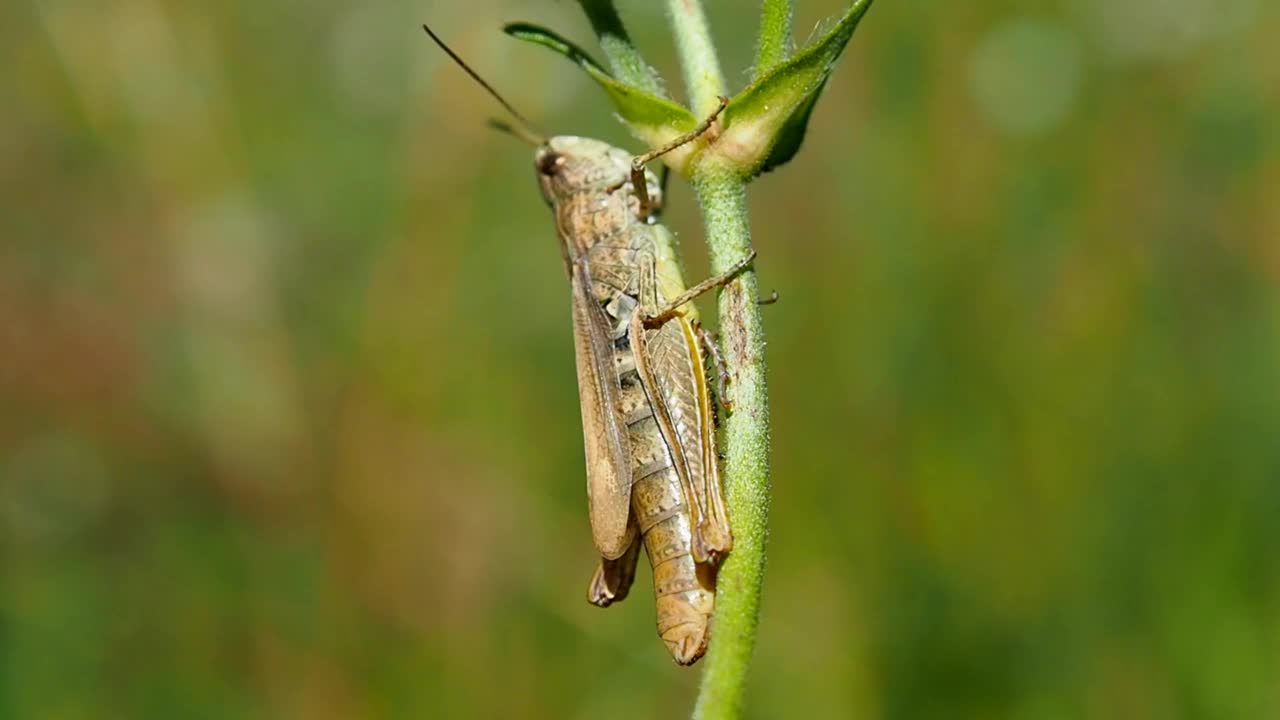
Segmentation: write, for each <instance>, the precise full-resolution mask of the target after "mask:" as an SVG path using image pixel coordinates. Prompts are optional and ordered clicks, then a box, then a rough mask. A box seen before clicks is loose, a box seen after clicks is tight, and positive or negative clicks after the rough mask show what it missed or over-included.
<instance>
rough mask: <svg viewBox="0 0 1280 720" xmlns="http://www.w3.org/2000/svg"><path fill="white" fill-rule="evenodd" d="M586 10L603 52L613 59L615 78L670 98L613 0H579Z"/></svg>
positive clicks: (611, 65) (610, 59)
mask: <svg viewBox="0 0 1280 720" xmlns="http://www.w3.org/2000/svg"><path fill="white" fill-rule="evenodd" d="M578 4H579V5H581V6H582V11H583V12H585V13H586V14H587V20H589V21H590V22H591V29H593V30H595V31H596V38H597V39H598V40H599V41H600V49H601V50H603V51H604V56H605V58H607V59H608V60H609V68H610V69H611V70H613V75H614V77H616V78H619V79H621V80H622V81H623V82H625V83H628V84H630V85H634V86H636V87H638V88H641V89H643V90H648V91H649V92H650V93H652V94H654V95H657V96H658V97H663V98H665V97H667V92H666V90H664V89H663V87H662V78H661V77H660V76H659V75H658V71H657V70H655V69H654V68H653V66H652V65H650V64H649V63H647V62H645V60H644V57H643V56H641V55H640V50H639V49H638V48H636V46H635V45H634V44H633V43H632V42H631V36H630V35H628V34H627V28H626V27H625V26H623V24H622V18H621V17H619V16H618V10H617V8H615V7H614V6H613V0H578Z"/></svg>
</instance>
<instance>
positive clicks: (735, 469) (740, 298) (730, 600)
mask: <svg viewBox="0 0 1280 720" xmlns="http://www.w3.org/2000/svg"><path fill="white" fill-rule="evenodd" d="M667 7H668V12H669V14H670V19H671V26H672V29H673V30H674V33H675V37H676V47H677V49H678V50H679V53H680V64H681V66H682V68H683V70H684V76H685V84H686V87H687V89H688V93H689V96H690V104H691V105H692V108H693V111H694V114H696V115H706V114H708V113H710V112H711V110H712V109H714V108H715V107H716V106H717V104H718V98H719V96H721V95H724V94H725V82H724V75H723V73H722V72H721V70H720V62H719V60H718V59H717V58H716V52H715V46H714V44H713V43H712V40H711V33H710V30H709V28H708V27H707V21H706V15H705V14H704V13H703V11H702V5H701V3H700V2H698V0H669V2H668V5H667ZM691 179H692V181H693V186H694V189H695V191H696V192H697V195H698V204H699V205H700V206H701V208H702V217H703V222H704V224H705V225H706V233H707V246H708V249H709V250H710V255H711V270H712V273H720V272H723V271H725V270H727V269H728V268H730V267H732V266H733V264H734V263H735V262H737V261H738V260H741V259H742V258H743V257H745V256H746V255H747V253H749V252H750V251H751V228H750V226H749V224H748V221H747V189H746V183H747V180H746V178H744V177H743V176H742V175H741V173H740V172H738V171H737V170H736V169H734V168H733V167H730V166H728V165H723V164H720V163H717V162H715V161H714V160H708V161H706V162H702V163H699V164H698V165H696V166H695V167H694V169H693V173H692V176H691ZM757 296H758V291H757V283H756V275H755V272H754V271H753V270H748V271H747V272H744V273H743V274H742V275H740V276H739V277H738V278H737V279H736V280H734V281H733V282H732V283H730V284H729V285H728V286H726V287H725V289H724V290H723V291H722V292H721V293H720V308H719V311H720V315H719V317H720V335H721V343H722V345H723V350H724V353H723V354H724V358H725V365H726V367H727V370H728V372H729V378H730V381H731V385H730V388H729V392H730V393H731V395H732V398H733V408H734V410H733V413H732V414H730V415H729V417H728V418H727V419H726V420H725V423H724V437H725V464H724V468H723V470H724V471H723V472H722V473H721V477H722V478H723V481H724V485H725V496H726V500H727V502H728V504H729V520H730V523H731V524H732V527H733V552H731V553H729V557H728V558H727V559H726V560H725V563H724V566H723V567H722V568H720V575H719V578H718V580H717V585H716V611H715V617H714V619H713V621H712V628H711V638H712V640H711V645H710V648H709V649H708V652H707V657H706V659H705V660H703V662H704V663H705V665H704V670H703V674H702V688H701V690H700V691H699V694H698V701H697V705H696V706H695V708H694V717H695V718H699V719H700V720H713V719H717V720H718V719H721V718H736V717H739V716H740V715H741V712H742V702H743V692H744V690H745V689H746V680H747V668H748V666H749V665H750V663H751V654H752V652H753V651H754V650H755V645H756V627H757V624H758V621H759V610H760V589H761V584H762V582H763V579H764V567H765V542H766V540H767V538H768V518H769V398H768V391H767V387H766V384H765V364H764V327H763V323H762V322H761V314H760V308H759V306H758V305H757V304H756V298H757Z"/></svg>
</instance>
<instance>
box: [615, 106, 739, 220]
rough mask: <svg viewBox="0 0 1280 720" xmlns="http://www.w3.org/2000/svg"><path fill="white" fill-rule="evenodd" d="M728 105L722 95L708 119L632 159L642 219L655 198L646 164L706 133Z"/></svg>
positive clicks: (632, 178) (634, 185)
mask: <svg viewBox="0 0 1280 720" xmlns="http://www.w3.org/2000/svg"><path fill="white" fill-rule="evenodd" d="M728 105H729V98H727V97H725V96H723V95H721V96H720V104H719V105H717V106H716V109H715V110H712V111H711V114H710V115H708V116H707V117H706V119H704V120H703V121H702V122H700V123H698V126H697V127H695V128H694V129H692V130H690V131H689V132H687V133H685V134H684V135H681V136H680V137H678V138H676V139H675V140H672V141H671V142H669V143H667V144H666V145H663V146H662V147H660V148H657V149H656V150H650V151H649V152H647V153H645V154H643V155H636V156H635V157H634V158H632V159H631V187H632V188H634V191H635V194H636V199H637V200H639V201H640V218H641V219H644V218H647V217H649V215H650V214H652V213H653V210H654V204H653V200H652V199H651V198H650V197H649V186H648V184H647V183H646V182H645V179H644V166H645V165H648V164H649V163H651V162H653V161H654V160H657V159H658V158H660V157H662V156H663V155H666V154H667V153H669V152H671V151H672V150H675V149H677V148H679V147H680V146H682V145H687V144H689V143H691V142H693V141H694V140H697V139H698V138H700V137H702V136H703V135H705V134H706V133H707V131H708V130H710V129H711V128H712V126H713V125H715V122H716V118H718V117H720V113H722V112H724V109H725V108H726V107H728Z"/></svg>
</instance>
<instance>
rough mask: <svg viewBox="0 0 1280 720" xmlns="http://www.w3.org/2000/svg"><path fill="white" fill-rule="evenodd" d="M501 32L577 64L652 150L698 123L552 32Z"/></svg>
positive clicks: (515, 27)
mask: <svg viewBox="0 0 1280 720" xmlns="http://www.w3.org/2000/svg"><path fill="white" fill-rule="evenodd" d="M502 31H503V32H505V33H506V34H508V35H510V36H512V37H514V38H518V39H520V40H524V41H526V42H531V43H534V44H535V45H542V46H543V47H548V48H551V49H552V50H554V51H556V52H557V53H559V54H561V55H563V56H565V57H567V58H569V59H570V60H572V61H573V62H575V63H577V65H578V66H579V67H581V68H582V69H583V70H585V71H586V73H587V75H589V76H591V79H592V80H595V81H596V83H597V84H598V85H600V87H602V88H604V91H605V93H606V94H608V96H609V100H610V101H612V102H613V107H614V109H615V110H617V111H618V114H619V115H620V116H621V117H622V120H623V122H624V123H626V125H627V127H628V128H630V130H631V133H632V134H633V135H635V136H636V137H637V138H638V139H639V140H641V141H643V142H645V143H647V144H648V145H649V146H651V147H660V146H662V145H663V144H665V143H666V142H668V141H670V140H671V139H673V138H675V137H677V136H679V135H682V134H684V133H686V132H689V131H690V130H692V129H693V128H694V126H696V125H697V124H698V121H697V120H696V119H694V117H693V113H691V112H689V111H688V110H687V109H686V108H684V107H682V106H680V105H678V104H676V103H675V102H673V101H671V100H668V99H666V98H662V97H658V96H657V95H654V94H653V93H651V92H649V91H647V90H644V89H642V88H638V87H635V86H634V85H628V84H626V83H622V82H619V81H618V80H616V79H615V78H614V77H613V76H612V75H610V74H609V73H608V71H606V70H605V69H604V68H602V67H600V65H599V63H597V62H596V61H595V60H593V59H591V56H589V55H587V53H586V52H584V51H583V50H582V48H580V47H578V46H577V45H574V44H573V43H572V42H570V41H568V40H566V39H565V38H563V37H561V36H560V35H558V34H556V33H555V32H553V31H551V30H548V29H546V28H544V27H539V26H537V25H531V24H529V23H509V24H507V25H505V26H503V28H502Z"/></svg>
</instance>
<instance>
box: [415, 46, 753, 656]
mask: <svg viewBox="0 0 1280 720" xmlns="http://www.w3.org/2000/svg"><path fill="white" fill-rule="evenodd" d="M423 29H424V30H426V31H427V34H428V35H430V36H431V39H432V40H434V41H435V42H436V44H437V45H439V46H440V48H441V49H443V50H444V51H445V52H446V53H447V54H448V55H449V56H450V57H451V58H452V59H453V60H454V61H455V62H457V63H458V65H459V66H461V67H462V69H463V70H465V71H466V72H467V74H468V75H470V76H471V78H472V79H474V80H475V81H476V82H477V83H479V84H480V86H481V87H483V88H484V89H485V90H486V91H488V93H489V94H490V95H492V96H493V97H494V98H495V99H497V101H498V102H499V103H500V104H502V106H503V107H504V108H505V109H506V110H507V111H508V112H509V113H510V114H511V116H512V117H513V118H515V120H516V121H517V122H518V127H515V128H512V127H510V126H506V125H499V127H501V128H503V129H507V130H509V131H511V132H513V134H516V135H518V136H520V137H522V138H524V139H525V140H526V141H528V142H530V143H531V144H533V145H535V146H536V150H535V151H534V167H535V169H536V172H537V177H538V185H539V187H540V188H541V191H542V197H543V199H544V200H545V201H546V202H547V204H548V205H549V206H550V207H551V211H552V214H553V215H554V217H555V223H556V230H557V233H558V235H559V238H560V249H561V254H562V257H563V259H564V264H565V270H566V271H567V273H568V275H569V282H570V286H571V290H572V306H573V335H574V347H575V355H576V359H577V375H578V394H579V400H580V404H581V408H582V429H583V438H584V444H585V455H586V465H587V468H586V470H587V499H588V507H589V513H590V520H591V532H592V538H593V540H594V542H595V547H596V550H597V552H598V553H599V555H600V563H599V565H598V566H597V567H596V570H595V573H594V575H593V576H592V578H591V583H590V586H589V590H588V600H589V601H590V602H591V603H592V604H593V605H597V606H599V607H608V606H609V605H611V604H612V603H615V602H618V601H620V600H622V599H624V598H625V597H626V596H627V593H628V591H629V590H630V587H631V583H632V581H633V579H634V577H635V570H636V562H637V559H638V557H639V552H640V546H641V544H642V543H643V545H644V548H645V550H646V552H647V553H648V556H649V563H650V565H651V566H652V567H653V585H654V594H655V596H656V605H657V626H658V635H659V636H660V637H661V638H662V640H663V641H664V642H665V643H666V645H667V649H668V650H669V651H670V653H671V656H672V658H673V659H674V660H675V661H676V662H677V663H679V664H681V665H689V664H692V663H694V662H695V661H697V660H698V658H700V657H702V655H703V653H705V652H706V648H707V642H708V639H709V637H710V619H711V614H712V610H713V608H714V605H715V575H716V569H717V567H718V566H719V563H720V561H721V560H722V559H723V558H724V556H725V555H726V554H727V553H728V552H729V551H730V549H731V548H732V546H733V539H732V535H731V532H730V527H729V519H728V516H727V513H726V510H725V501H724V496H723V491H722V488H721V484H720V472H719V465H720V458H719V454H718V452H717V450H716V409H715V406H714V404H713V401H712V394H711V391H710V387H709V385H708V381H707V370H706V367H707V357H708V356H710V357H712V358H715V359H717V361H718V356H717V355H716V351H715V346H714V344H712V343H711V342H710V340H709V338H708V335H707V333H706V332H704V331H703V330H702V328H701V327H700V325H699V321H698V314H697V310H696V308H695V307H694V306H693V305H691V304H690V301H691V300H693V299H694V298H696V297H697V296H699V295H701V294H703V293H705V292H707V291H709V290H711V289H714V288H716V287H720V286H722V285H724V284H725V283H727V282H729V281H730V280H731V279H733V278H734V277H735V276H736V275H737V274H738V273H740V272H741V271H742V270H743V269H745V268H746V267H747V266H748V265H749V264H750V263H751V261H752V260H753V259H754V256H755V253H754V252H753V253H751V254H750V255H749V256H747V257H746V258H744V259H743V260H742V261H741V262H739V263H737V264H736V265H735V266H734V267H733V268H731V269H730V270H729V271H728V272H726V273H723V274H721V275H718V276H716V277H713V278H710V279H708V280H706V281H704V282H701V283H699V284H697V285H696V286H694V287H692V288H689V289H686V288H685V285H684V281H683V279H682V278H681V273H680V269H679V265H678V262H677V260H676V256H675V251H674V241H673V238H672V235H671V233H670V231H668V230H667V229H666V227H665V226H663V225H662V224H660V223H659V222H658V217H657V216H658V213H659V211H660V210H661V208H662V186H661V184H660V183H659V181H658V178H657V177H656V175H655V174H654V173H653V172H652V171H650V170H649V169H647V167H646V166H647V163H649V162H650V161H652V160H654V159H656V158H658V157H660V156H661V155H663V154H665V153H667V152H670V151H671V150H674V149H676V148H678V147H680V146H681V145H684V144H686V143H689V142H692V141H693V140H695V139H697V138H698V137H700V136H702V135H703V134H704V133H706V132H707V131H708V130H710V129H711V128H712V127H713V126H714V123H715V120H716V118H717V116H718V115H719V114H720V112H721V111H723V110H724V107H725V105H726V104H727V102H728V101H727V100H726V99H724V98H721V100H720V107H719V108H718V109H717V110H716V111H715V112H714V113H713V114H712V115H711V116H710V117H708V118H706V119H705V120H704V121H703V122H702V123H701V124H699V126H698V127H696V128H695V129H694V130H693V131H692V132H690V133H688V134H686V135H683V136H681V137H679V138H676V139H675V140H674V141H672V142H671V143H669V144H668V145H666V146H664V147H662V148H659V149H657V150H654V151H651V152H649V153H646V154H644V155H639V156H634V157H633V156H632V155H631V154H630V153H628V152H626V151H625V150H622V149H620V148H616V147H613V146H610V145H608V144H607V143H604V142H602V141H600V140H593V139H591V138H585V137H577V136H571V135H561V136H556V137H550V138H547V137H544V136H541V135H539V134H538V133H536V132H534V131H533V130H532V126H531V124H530V123H529V122H528V121H527V120H525V119H524V117H523V116H522V115H521V114H520V113H519V112H517V111H516V110H515V109H514V108H513V107H512V106H511V105H510V104H509V103H508V102H507V101H506V100H505V99H504V98H503V97H502V96H501V95H500V94H499V93H498V92H497V91H496V90H494V89H493V88H492V87H491V86H490V85H489V84H488V83H487V82H485V81H484V79H482V78H481V77H480V76H479V75H478V74H477V73H476V72H475V71H474V70H472V69H471V68H470V67H469V66H468V65H467V64H466V63H465V62H463V61H462V59H461V58H459V57H458V55H457V54H455V53H454V52H453V50H451V49H450V48H449V47H448V46H447V45H445V43H444V42H443V41H441V40H440V38H439V37H437V36H436V34H435V33H433V32H432V31H431V29H430V28H428V27H427V26H425V25H424V26H423ZM723 377H724V375H723V373H721V379H722V380H723ZM720 395H721V397H723V392H721V393H720Z"/></svg>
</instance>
